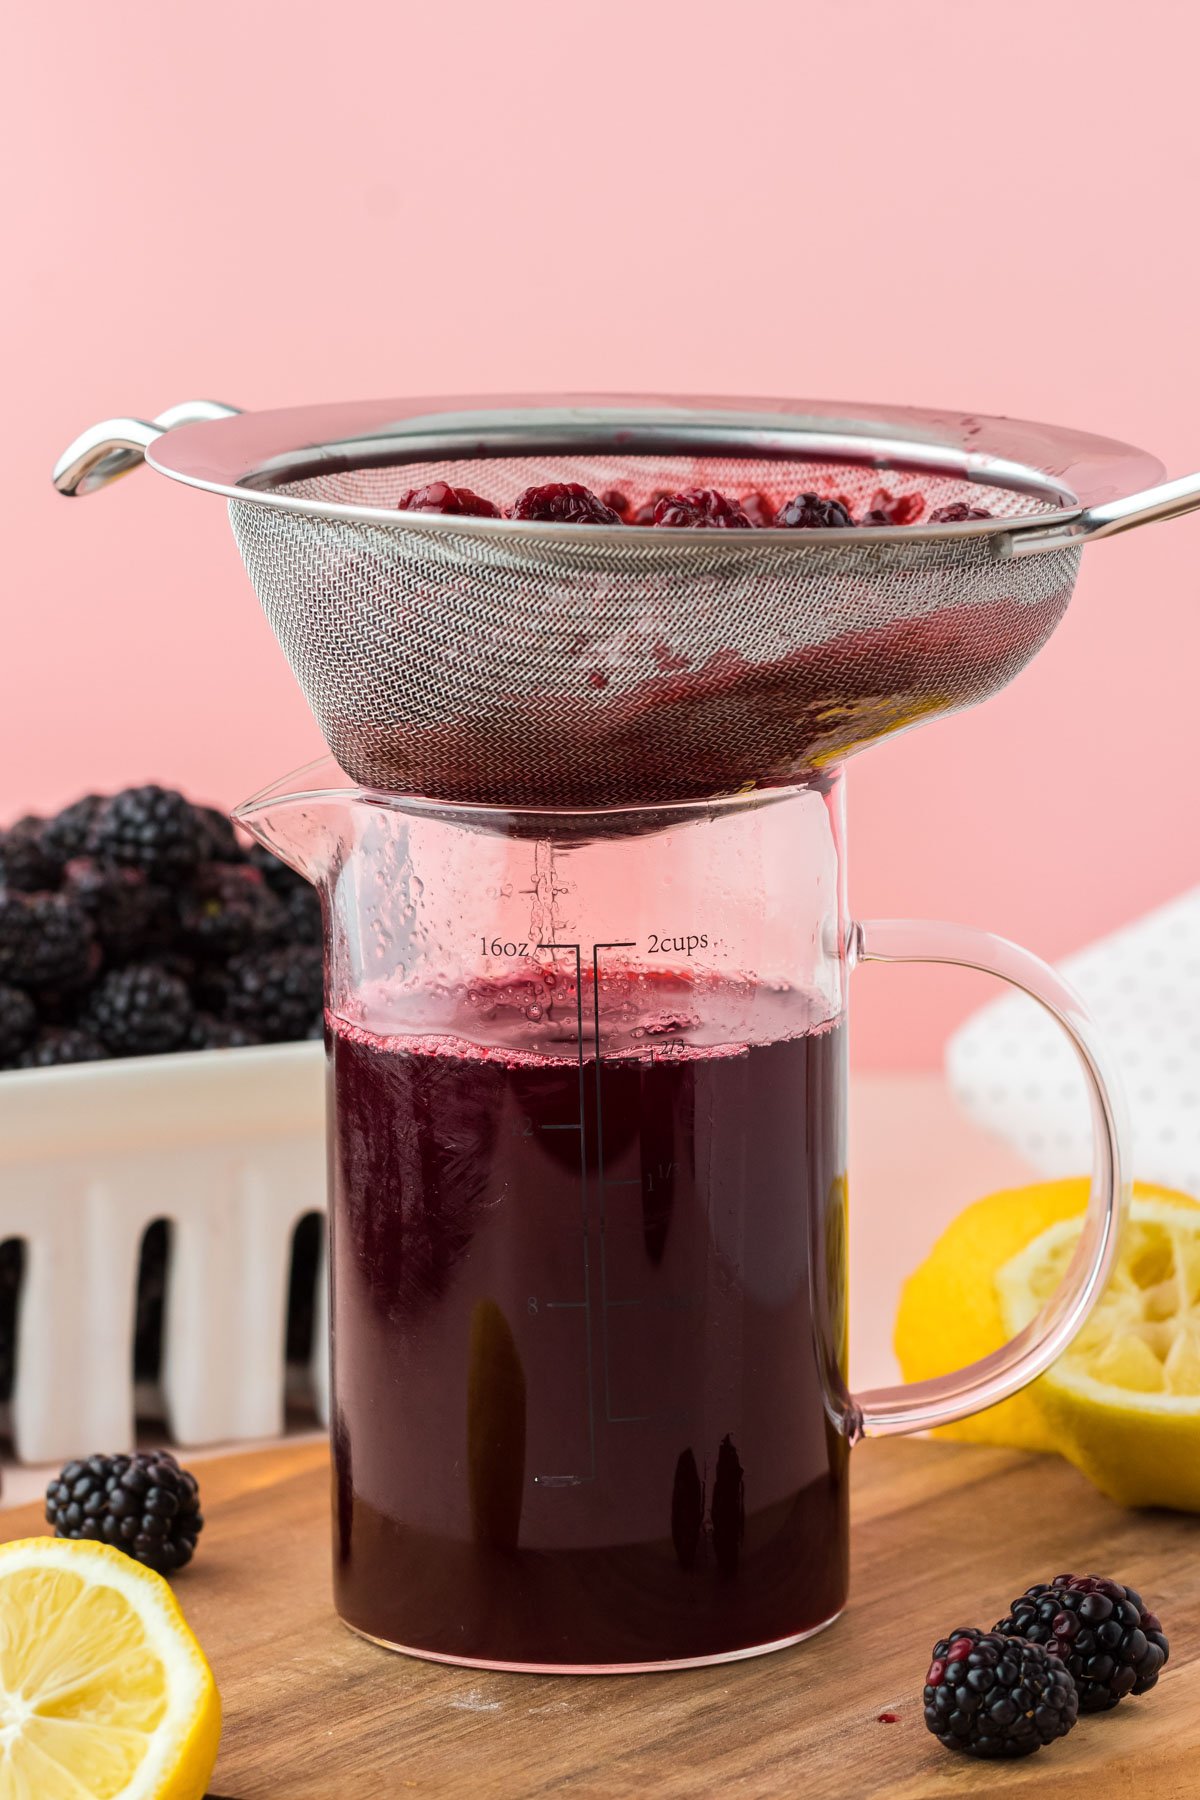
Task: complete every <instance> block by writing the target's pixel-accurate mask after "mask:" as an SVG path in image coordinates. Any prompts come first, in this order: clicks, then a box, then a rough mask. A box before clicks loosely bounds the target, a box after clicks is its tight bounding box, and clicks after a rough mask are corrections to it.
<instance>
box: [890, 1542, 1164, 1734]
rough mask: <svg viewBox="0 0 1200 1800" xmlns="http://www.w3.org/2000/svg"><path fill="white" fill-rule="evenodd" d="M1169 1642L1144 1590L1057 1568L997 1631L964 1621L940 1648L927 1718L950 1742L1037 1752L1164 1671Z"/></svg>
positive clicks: (928, 1684) (928, 1687)
mask: <svg viewBox="0 0 1200 1800" xmlns="http://www.w3.org/2000/svg"><path fill="white" fill-rule="evenodd" d="M1168 1654H1169V1645H1168V1643H1167V1639H1166V1637H1165V1635H1164V1633H1163V1629H1162V1625H1161V1623H1160V1622H1159V1620H1158V1618H1157V1616H1156V1615H1155V1614H1154V1613H1152V1612H1150V1611H1149V1610H1148V1609H1147V1607H1146V1606H1145V1604H1144V1602H1143V1600H1142V1597H1141V1595H1140V1594H1138V1593H1137V1592H1136V1591H1135V1589H1133V1588H1131V1587H1125V1586H1123V1585H1122V1584H1121V1583H1120V1582H1119V1581H1109V1580H1107V1579H1105V1578H1104V1577H1102V1576H1097V1575H1056V1576H1055V1577H1054V1579H1053V1581H1044V1582H1038V1583H1037V1584H1036V1585H1035V1586H1033V1587H1031V1588H1027V1589H1026V1591H1025V1592H1024V1594H1022V1595H1021V1596H1020V1597H1019V1598H1018V1599H1016V1600H1014V1601H1013V1603H1012V1605H1011V1607H1010V1609H1009V1612H1008V1615H1007V1616H1006V1617H1005V1618H1003V1619H1001V1620H1000V1621H999V1622H998V1624H996V1625H995V1626H994V1627H993V1629H992V1630H991V1631H978V1630H976V1629H975V1628H974V1627H969V1628H968V1627H964V1628H961V1629H959V1630H958V1631H954V1632H952V1633H951V1634H950V1636H949V1637H948V1638H942V1639H941V1640H940V1641H939V1642H938V1643H937V1644H935V1645H934V1647H933V1661H932V1662H931V1664H930V1667H929V1672H928V1674H927V1675H926V1677H925V1689H924V1694H923V1700H924V1706H925V1723H926V1725H927V1726H928V1727H929V1729H930V1731H932V1732H933V1734H934V1736H935V1737H936V1738H937V1739H938V1740H939V1742H940V1743H942V1744H944V1745H945V1746H946V1748H947V1749H948V1750H961V1751H964V1752H965V1753H966V1754H967V1755H968V1756H980V1757H989V1758H997V1759H999V1758H1011V1757H1016V1756H1029V1755H1031V1754H1032V1753H1033V1752H1034V1751H1035V1750H1040V1749H1041V1748H1042V1747H1043V1745H1045V1744H1052V1743H1054V1742H1055V1741H1056V1740H1057V1739H1058V1738H1061V1737H1065V1736H1066V1735H1067V1733H1068V1732H1069V1731H1070V1730H1071V1729H1072V1727H1073V1726H1074V1724H1075V1722H1076V1720H1077V1719H1078V1717H1079V1714H1080V1713H1081V1712H1083V1713H1095V1712H1107V1711H1109V1710H1110V1709H1111V1708H1112V1707H1114V1706H1116V1705H1117V1704H1118V1702H1119V1701H1121V1700H1123V1699H1124V1698H1125V1697H1126V1695H1128V1694H1146V1693H1149V1691H1150V1689H1151V1688H1152V1687H1153V1686H1154V1684H1155V1682H1156V1681H1157V1680H1158V1676H1159V1671H1160V1670H1161V1668H1162V1666H1163V1664H1164V1663H1165V1662H1166V1660H1167V1656H1168Z"/></svg>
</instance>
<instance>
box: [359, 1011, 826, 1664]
mask: <svg viewBox="0 0 1200 1800" xmlns="http://www.w3.org/2000/svg"><path fill="white" fill-rule="evenodd" d="M718 999H719V995H718ZM756 1005H757V1011H756V1014H755V1017H756V1021H757V1025H756V1041H753V1042H738V1041H737V1040H736V1039H734V1040H733V1042H732V1043H731V1044H729V1045H713V1044H711V1043H709V1044H696V1043H689V1042H688V1041H687V1033H686V1032H684V1033H683V1034H682V1036H681V1037H679V1038H677V1039H675V1041H673V1042H671V1043H662V1042H656V1041H655V1038H654V1035H653V1027H650V1028H648V1030H647V1031H646V1032H645V1033H643V1032H640V1031H638V1030H637V1029H634V1030H632V1031H629V1030H628V1029H626V1031H625V1032H624V1035H623V1036H622V1038H621V1040H620V1041H621V1048H620V1049H619V1050H618V1051H616V1052H614V1053H612V1054H609V1053H608V1052H607V1051H606V1053H605V1055H604V1056H603V1057H602V1058H601V1059H600V1061H599V1063H597V1060H596V1058H595V1056H594V1054H592V1051H591V1048H586V1049H585V1052H584V1054H583V1055H582V1056H580V1055H579V1053H578V1048H577V1044H576V1047H575V1048H574V1049H573V1050H571V1051H570V1052H569V1053H567V1054H564V1055H563V1056H557V1055H547V1054H544V1053H531V1052H529V1051H526V1050H522V1049H521V1048H520V1042H519V1038H520V1033H517V1034H515V1036H514V1042H513V1043H512V1045H511V1046H507V1047H504V1048H492V1049H486V1050H485V1049H481V1048H479V1047H478V1046H477V1045H476V1044H474V1043H472V1042H470V1041H469V1040H468V1039H467V1037H466V1036H460V1035H458V1034H457V1032H451V1033H445V1034H442V1035H439V1036H437V1037H424V1038H422V1037H407V1036H406V1037H398V1038H391V1039H387V1040H381V1039H379V1038H375V1037H372V1036H370V1035H368V1034H367V1033H365V1032H362V1031H359V1030H356V1029H354V1028H352V1027H348V1026H345V1025H343V1024H341V1023H340V1022H335V1025H334V1029H333V1032H332V1036H331V1051H330V1058H331V1087H332V1099H333V1109H332V1120H333V1124H332V1128H331V1129H332V1139H331V1163H332V1179H333V1208H332V1212H333V1230H332V1265H333V1334H334V1371H335V1419H334V1445H335V1455H336V1501H337V1519H336V1531H335V1566H336V1588H337V1604H338V1609H339V1611H340V1612H341V1614H342V1616H343V1618H344V1619H345V1620H346V1621H347V1622H348V1623H349V1624H351V1625H353V1626H355V1627H356V1628H357V1629H359V1630H360V1631H363V1632H366V1633H369V1634H370V1635H371V1636H373V1637H376V1638H381V1639H385V1640H386V1641H388V1642H389V1643H392V1644H397V1645H402V1646H405V1647H408V1648H411V1649H414V1650H420V1651H426V1652H430V1653H433V1654H439V1655H444V1656H452V1657H464V1658H471V1659H478V1660H481V1661H486V1662H497V1663H514V1664H532V1665H567V1666H579V1665H597V1664H601V1665H603V1664H612V1663H656V1662H668V1661H676V1660H682V1659H687V1658H692V1657H697V1658H702V1657H711V1656H719V1655H722V1654H726V1653H729V1652H733V1651H738V1650H744V1649H748V1648H750V1647H753V1646H757V1645H765V1644H770V1643H774V1642H777V1641H778V1640H780V1639H786V1638H790V1637H793V1636H796V1635H797V1634H799V1633H802V1632H805V1631H807V1630H810V1629H812V1628H813V1627H815V1626H818V1625H820V1624H822V1623H823V1622H825V1621H826V1620H828V1619H829V1618H831V1617H832V1616H833V1615H834V1614H835V1613H836V1612H837V1611H838V1610H839V1608H840V1607H841V1606H842V1604H843V1602H844V1599H845V1592H846V1562H847V1544H846V1454H847V1449H846V1441H845V1438H844V1436H843V1435H842V1434H841V1432H840V1430H839V1429H838V1427H837V1424H836V1423H835V1419H836V1414H837V1400H836V1393H837V1391H838V1388H839V1383H840V1380H841V1376H842V1372H843V1365H844V1339H845V1310H844V1299H843V1295H844V1274H845V1271H844V1255H845V1210H844V1208H845V1184H844V1180H843V1168H844V1068H843V1056H844V1044H843V1034H842V1032H841V1030H840V1029H839V1028H837V1027H836V1026H835V1027H825V1028H823V1029H819V1030H811V1031H810V1030H805V1029H804V1021H803V1019H802V1018H798V1015H797V1010H796V1007H797V1002H796V1000H795V997H794V996H793V997H791V999H790V1001H789V999H788V997H786V996H779V997H778V998H777V999H771V1000H769V1001H768V1002H767V1003H766V1026H767V1028H766V1030H765V1032H761V1033H760V1032H759V1031H758V1028H757V1027H758V1025H761V1023H762V1021H763V1018H764V1003H763V1002H761V1001H759V1002H757V1003H756ZM772 1008H774V1009H775V1010H776V1011H777V1015H778V1016H777V1018H776V1017H775V1015H774V1012H773V1011H772ZM710 1011H711V1009H710ZM468 1029H469V1026H468V1025H467V1024H466V1023H464V1024H463V1026H462V1030H463V1031H464V1032H465V1031H466V1030H468ZM709 1035H711V1031H710V1033H709ZM760 1037H761V1041H757V1040H758V1039H759V1038H760ZM652 1044H654V1046H655V1047H654V1048H653V1049H652V1048H651V1047H650V1046H651V1045H652ZM823 1369H824V1370H825V1371H826V1374H825V1376H824V1377H823V1375H822V1370H823ZM827 1395H831V1396H832V1397H831V1398H829V1400H828V1401H827V1398H826V1396H827ZM831 1414H832V1415H833V1416H831Z"/></svg>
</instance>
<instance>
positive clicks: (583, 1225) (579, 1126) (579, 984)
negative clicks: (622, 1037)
mask: <svg viewBox="0 0 1200 1800" xmlns="http://www.w3.org/2000/svg"><path fill="white" fill-rule="evenodd" d="M538 949H539V950H548V951H549V952H550V954H551V956H554V955H556V954H557V952H558V951H559V950H573V951H574V953H575V1047H576V1056H577V1059H578V1063H579V1118H578V1120H577V1121H576V1122H575V1123H574V1124H571V1125H543V1126H541V1128H540V1129H541V1130H542V1131H575V1132H578V1134H579V1230H580V1241H581V1244H582V1247H583V1299H582V1300H547V1301H546V1310H547V1311H548V1312H549V1311H551V1310H554V1311H556V1312H557V1311H561V1312H575V1311H581V1312H582V1313H583V1315H584V1320H583V1330H584V1338H585V1341H586V1345H587V1404H588V1447H589V1450H590V1458H591V1469H590V1472H589V1473H588V1474H586V1475H535V1476H534V1478H533V1481H534V1486H535V1487H547V1488H563V1487H580V1486H582V1485H583V1483H584V1482H585V1481H595V1479H596V1401H595V1394H594V1391H593V1375H592V1268H591V1253H590V1250H589V1247H588V1174H587V1113H586V1111H585V1108H584V1099H585V1094H586V1090H585V1088H584V1081H585V1079H586V1075H585V1064H584V1055H583V959H582V954H581V946H580V945H579V944H539V945H538Z"/></svg>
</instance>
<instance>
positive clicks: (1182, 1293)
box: [996, 1199, 1200, 1511]
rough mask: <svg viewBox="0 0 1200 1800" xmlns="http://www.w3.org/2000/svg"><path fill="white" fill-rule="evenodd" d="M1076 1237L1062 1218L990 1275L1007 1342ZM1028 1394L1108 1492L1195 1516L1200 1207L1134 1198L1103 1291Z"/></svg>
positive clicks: (1051, 1285) (1054, 1281)
mask: <svg viewBox="0 0 1200 1800" xmlns="http://www.w3.org/2000/svg"><path fill="white" fill-rule="evenodd" d="M1079 1233H1080V1224H1079V1221H1078V1220H1077V1219H1069V1220H1063V1221H1060V1222H1059V1223H1057V1224H1055V1225H1052V1226H1050V1227H1049V1228H1048V1229H1047V1230H1046V1231H1044V1232H1042V1233H1041V1235H1040V1236H1038V1237H1036V1238H1035V1239H1034V1240H1033V1242H1032V1243H1031V1244H1029V1245H1028V1246H1027V1247H1026V1248H1025V1249H1024V1250H1022V1251H1021V1252H1019V1253H1018V1254H1017V1255H1016V1256H1014V1257H1012V1258H1011V1259H1010V1260H1009V1261H1008V1262H1006V1263H1005V1264H1004V1265H1003V1267H1002V1268H1000V1269H999V1270H998V1271H997V1274H996V1292H997V1296H998V1298H999V1302H1000V1310H1001V1314H1002V1316H1003V1319H1004V1324H1005V1328H1006V1330H1007V1331H1008V1332H1009V1333H1010V1334H1011V1333H1013V1332H1016V1331H1019V1330H1020V1329H1021V1328H1022V1326H1024V1325H1027V1324H1028V1323H1029V1321H1030V1320H1031V1319H1032V1318H1033V1317H1034V1315H1035V1314H1036V1313H1037V1312H1038V1311H1039V1309H1040V1308H1041V1307H1042V1306H1043V1305H1044V1304H1045V1302H1046V1301H1047V1300H1048V1299H1049V1297H1050V1295H1051V1294H1052V1293H1053V1291H1054V1289H1055V1288H1056V1287H1057V1286H1058V1284H1059V1282H1060V1280H1061V1279H1062V1277H1063V1275H1064V1273H1065V1271H1066V1267H1067V1264H1068V1262H1069V1261H1070V1259H1071V1255H1072V1253H1073V1252H1074V1249H1075V1246H1076V1244H1077V1243H1078V1241H1079ZM1031 1396H1032V1398H1033V1399H1034V1400H1035V1402H1036V1404H1037V1406H1038V1409H1039V1411H1040V1413H1041V1416H1042V1420H1043V1423H1044V1425H1045V1426H1046V1427H1047V1429H1048V1432H1049V1436H1050V1439H1051V1441H1052V1442H1054V1443H1055V1445H1056V1447H1057V1448H1059V1449H1061V1450H1062V1452H1063V1454H1064V1455H1066V1456H1069V1457H1070V1459H1071V1461H1072V1462H1074V1463H1075V1464H1076V1465H1077V1466H1078V1467H1079V1468H1081V1469H1082V1470H1083V1471H1084V1473H1085V1474H1086V1475H1089V1476H1090V1477H1091V1479H1092V1480H1093V1481H1094V1482H1095V1483H1096V1485H1097V1486H1098V1487H1100V1488H1102V1489H1103V1491H1104V1492H1105V1493H1107V1494H1111V1495H1112V1497H1113V1498H1114V1499H1116V1500H1120V1501H1123V1502H1124V1503H1125V1504H1126V1505H1145V1506H1174V1507H1181V1508H1185V1509H1187V1510H1189V1511H1193V1510H1200V1209H1197V1208H1195V1207H1191V1206H1188V1205H1185V1204H1180V1203H1179V1202H1178V1201H1173V1200H1170V1199H1135V1200H1134V1202H1133V1207H1132V1211H1131V1215H1130V1218H1129V1221H1128V1223H1127V1225H1126V1228H1125V1231H1124V1233H1123V1235H1122V1238H1121V1243H1120V1247H1119V1250H1118V1256H1117V1262H1116V1265H1115V1267H1114V1269H1113V1273H1112V1275H1111V1277H1110V1279H1109V1282H1108V1286H1107V1287H1106V1288H1105V1291H1104V1293H1103V1294H1102V1296H1101V1297H1100V1299H1099V1300H1098V1301H1097V1303H1096V1306H1095V1308H1094V1310H1093V1311H1092V1313H1091V1315H1090V1317H1089V1318H1088V1320H1087V1322H1086V1324H1085V1325H1084V1327H1083V1329H1082V1331H1081V1332H1080V1333H1079V1336H1078V1337H1077V1338H1076V1339H1075V1341H1074V1343H1073V1344H1071V1346H1070V1348H1069V1349H1068V1350H1067V1351H1066V1352H1065V1353H1064V1354H1063V1355H1062V1356H1061V1357H1060V1358H1059V1359H1058V1361H1057V1362H1056V1363H1055V1364H1054V1366H1053V1368H1051V1369H1050V1370H1049V1371H1048V1372H1047V1373H1046V1374H1045V1375H1044V1376H1043V1377H1042V1379H1041V1381H1039V1382H1038V1383H1037V1384H1036V1385H1035V1387H1034V1388H1033V1389H1032V1390H1031Z"/></svg>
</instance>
